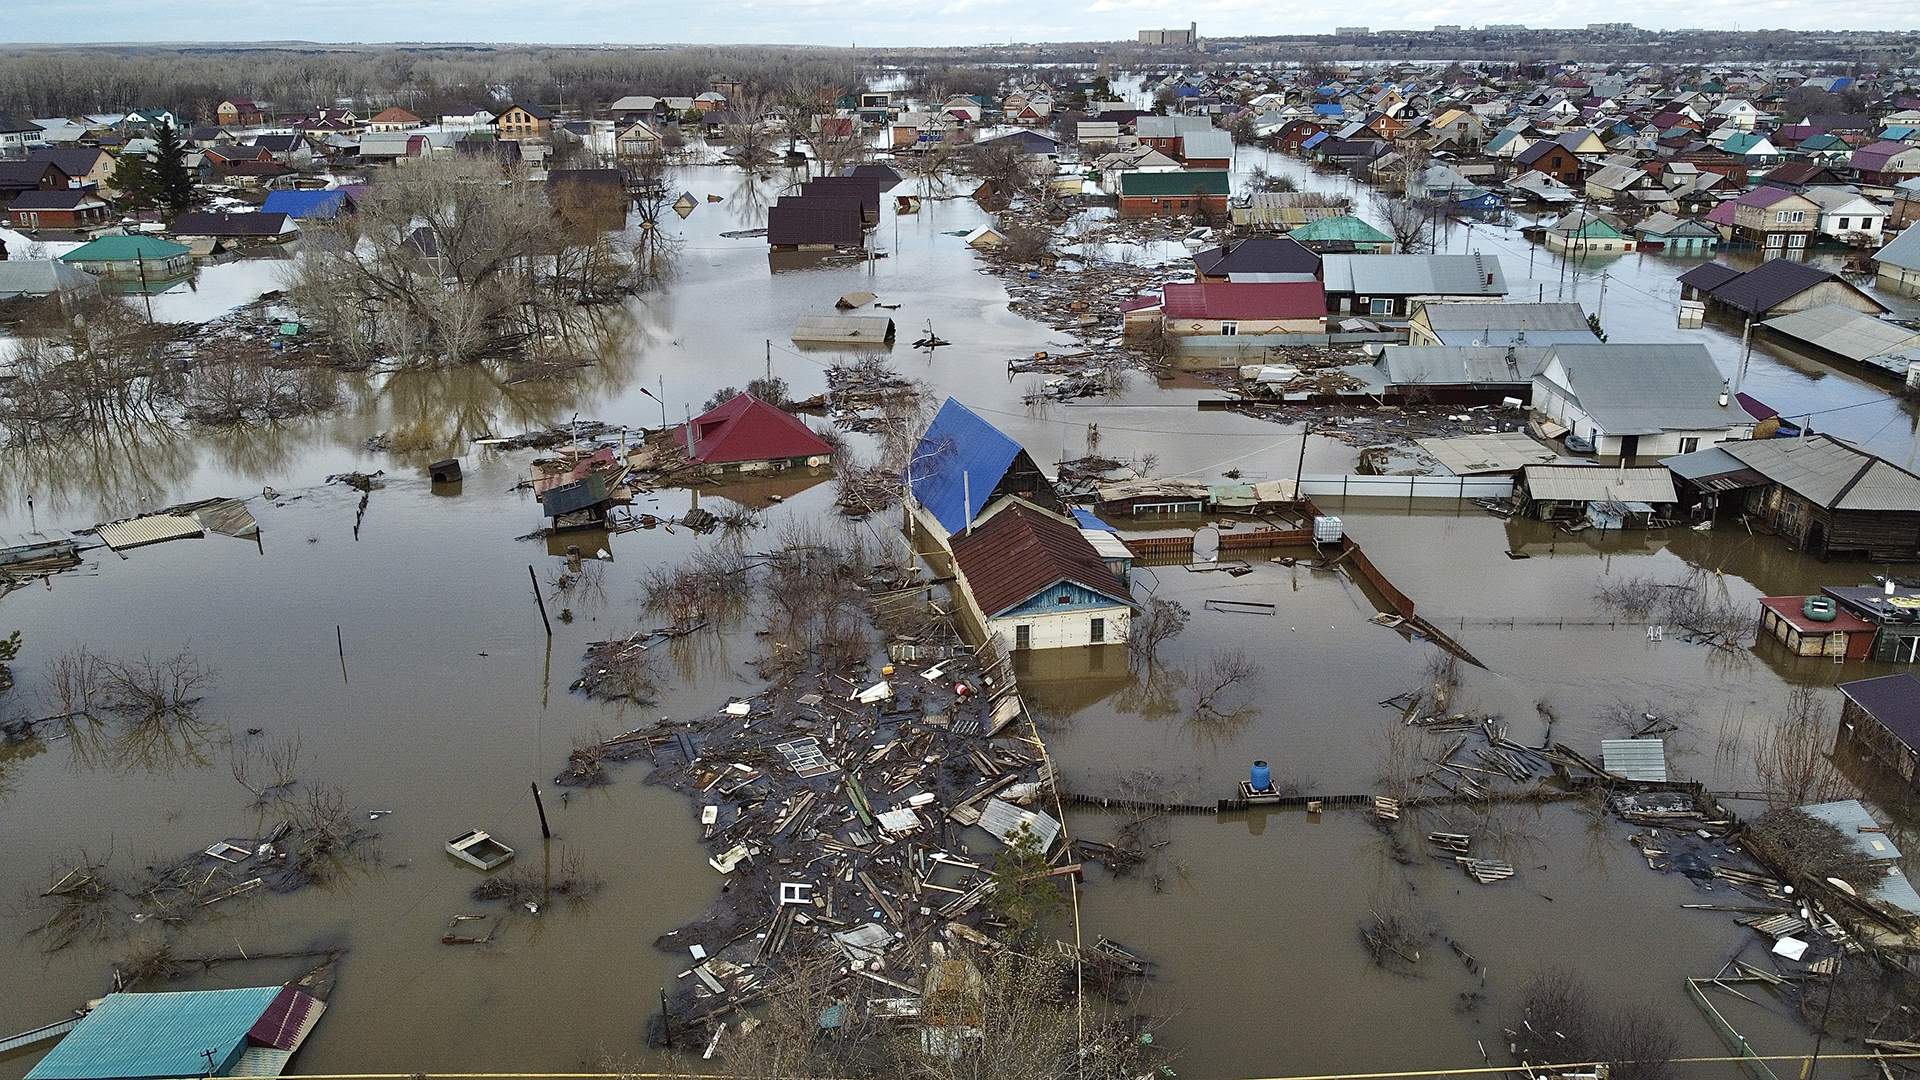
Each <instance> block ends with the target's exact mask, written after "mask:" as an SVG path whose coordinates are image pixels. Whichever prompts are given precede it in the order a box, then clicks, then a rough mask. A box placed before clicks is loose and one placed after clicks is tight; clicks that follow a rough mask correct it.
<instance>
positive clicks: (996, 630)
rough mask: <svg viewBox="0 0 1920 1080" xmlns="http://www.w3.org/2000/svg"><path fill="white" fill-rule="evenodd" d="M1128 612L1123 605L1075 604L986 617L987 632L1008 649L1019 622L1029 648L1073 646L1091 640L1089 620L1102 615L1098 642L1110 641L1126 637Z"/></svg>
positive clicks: (1111, 643)
mask: <svg viewBox="0 0 1920 1080" xmlns="http://www.w3.org/2000/svg"><path fill="white" fill-rule="evenodd" d="M1132 614H1133V613H1132V612H1131V611H1129V610H1128V609H1127V608H1126V607H1125V606H1122V605H1119V604H1116V605H1114V606H1113V607H1108V608H1077V609H1075V610H1073V611H1068V612H1062V613H1061V614H1058V615H1022V616H1017V617H1008V618H1004V619H988V620H987V632H988V633H989V634H992V635H993V636H994V637H996V638H998V639H999V643H1000V647H1001V648H1002V649H1005V650H1007V651H1009V652H1011V651H1012V650H1013V647H1014V642H1015V641H1016V640H1017V639H1018V632H1017V630H1016V629H1015V628H1016V627H1020V626H1026V627H1028V628H1029V629H1028V634H1029V635H1030V636H1029V637H1028V641H1027V647H1028V648H1030V649H1073V648H1079V647H1082V646H1086V645H1092V644H1094V641H1093V620H1095V619H1105V620H1106V629H1105V633H1104V635H1103V636H1102V637H1101V639H1100V643H1101V644H1103V645H1114V644H1119V643H1121V642H1124V641H1126V640H1127V632H1128V630H1129V629H1130V628H1131V619H1130V616H1131V615H1132Z"/></svg>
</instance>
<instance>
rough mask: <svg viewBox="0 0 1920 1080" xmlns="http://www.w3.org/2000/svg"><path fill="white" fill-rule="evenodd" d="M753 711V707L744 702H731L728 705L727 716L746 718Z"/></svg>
mask: <svg viewBox="0 0 1920 1080" xmlns="http://www.w3.org/2000/svg"><path fill="white" fill-rule="evenodd" d="M752 711H753V706H751V705H749V704H747V703H746V702H744V701H730V702H728V703H727V708H726V714H727V715H728V716H745V715H747V714H748V713H750V712H752Z"/></svg>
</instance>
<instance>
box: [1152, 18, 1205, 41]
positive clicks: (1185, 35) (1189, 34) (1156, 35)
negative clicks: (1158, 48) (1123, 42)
mask: <svg viewBox="0 0 1920 1080" xmlns="http://www.w3.org/2000/svg"><path fill="white" fill-rule="evenodd" d="M1199 42H1200V24H1199V23H1188V24H1187V28H1186V29H1185V30H1142V31H1140V44H1142V45H1197V44H1199Z"/></svg>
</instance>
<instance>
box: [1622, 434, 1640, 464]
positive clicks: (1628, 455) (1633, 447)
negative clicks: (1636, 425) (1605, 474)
mask: <svg viewBox="0 0 1920 1080" xmlns="http://www.w3.org/2000/svg"><path fill="white" fill-rule="evenodd" d="M1639 453H1640V436H1638V435H1622V436H1620V460H1622V461H1630V460H1632V459H1633V458H1634V457H1636V456H1638V455H1639Z"/></svg>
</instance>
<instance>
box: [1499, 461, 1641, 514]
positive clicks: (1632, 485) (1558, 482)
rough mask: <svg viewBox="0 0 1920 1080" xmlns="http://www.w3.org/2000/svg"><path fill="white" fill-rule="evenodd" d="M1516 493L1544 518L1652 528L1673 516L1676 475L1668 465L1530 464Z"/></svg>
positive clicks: (1525, 503) (1523, 470) (1528, 509)
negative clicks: (1611, 467)
mask: <svg viewBox="0 0 1920 1080" xmlns="http://www.w3.org/2000/svg"><path fill="white" fill-rule="evenodd" d="M1514 497H1515V498H1516V499H1518V500H1519V502H1520V504H1521V505H1522V506H1523V507H1524V508H1525V509H1526V512H1527V513H1528V514H1529V515H1531V516H1533V517H1537V518H1539V519H1540V520H1542V521H1582V520H1584V521H1587V522H1589V523H1591V524H1592V525H1593V526H1594V527H1595V528H1600V529H1622V528H1647V527H1648V526H1650V525H1652V524H1653V523H1654V522H1655V521H1656V520H1659V519H1663V518H1668V517H1671V516H1672V513H1673V507H1674V505H1675V504H1676V503H1677V502H1678V499H1677V497H1676V496H1675V494H1674V490H1673V474H1672V473H1670V472H1668V471H1667V470H1665V469H1662V468H1646V469H1609V468H1597V467H1595V466H1592V465H1528V466H1526V467H1525V468H1523V469H1521V470H1520V481H1519V483H1518V484H1516V485H1515V487H1514Z"/></svg>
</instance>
